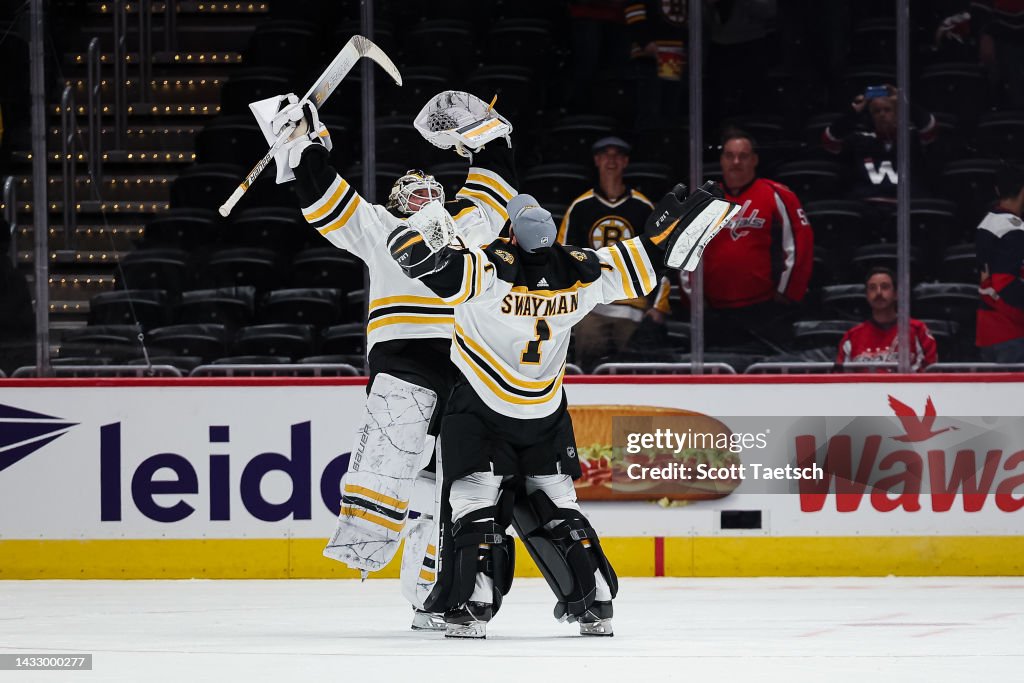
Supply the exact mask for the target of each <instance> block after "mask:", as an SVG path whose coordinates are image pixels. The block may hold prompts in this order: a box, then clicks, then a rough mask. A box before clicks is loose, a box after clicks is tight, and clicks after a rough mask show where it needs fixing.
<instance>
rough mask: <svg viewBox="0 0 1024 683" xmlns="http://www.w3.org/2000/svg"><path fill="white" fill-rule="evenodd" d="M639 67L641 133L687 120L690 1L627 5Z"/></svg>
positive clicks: (662, 0)
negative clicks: (686, 78) (688, 16)
mask: <svg viewBox="0 0 1024 683" xmlns="http://www.w3.org/2000/svg"><path fill="white" fill-rule="evenodd" d="M626 26H627V28H628V29H629V33H630V36H631V39H632V41H633V58H634V59H635V60H636V64H637V107H638V109H637V117H636V128H637V129H639V130H643V129H649V128H658V127H670V126H678V125H679V124H680V123H681V122H682V121H684V120H685V115H686V111H685V97H684V91H685V88H686V85H685V83H686V80H685V78H684V76H685V73H686V35H687V28H686V0H638V1H637V2H633V3H630V4H628V5H626Z"/></svg>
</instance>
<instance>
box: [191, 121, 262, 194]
mask: <svg viewBox="0 0 1024 683" xmlns="http://www.w3.org/2000/svg"><path fill="white" fill-rule="evenodd" d="M264 147H267V141H266V138H264V137H263V133H262V132H260V127H259V126H258V125H256V121H255V119H253V117H252V115H249V116H245V115H242V114H237V115H234V116H222V117H220V118H217V119H214V120H213V121H211V122H210V123H208V124H206V125H205V126H203V129H202V130H201V131H200V132H199V135H197V136H196V158H197V160H198V162H199V163H202V164H209V163H226V164H236V163H238V162H239V161H242V159H243V155H245V154H249V155H256V154H258V153H259V150H260V149H263V148H264ZM255 161H256V159H253V162H254V163H255ZM273 170H274V169H273V168H271V169H269V171H268V172H271V171H273ZM225 199H226V197H225Z"/></svg>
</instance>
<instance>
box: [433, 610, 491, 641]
mask: <svg viewBox="0 0 1024 683" xmlns="http://www.w3.org/2000/svg"><path fill="white" fill-rule="evenodd" d="M493 614H494V611H493V609H492V608H491V605H490V604H488V603H486V602H467V603H466V604H465V605H463V606H462V607H458V608H456V609H453V610H448V611H447V612H445V615H444V620H445V625H446V628H445V632H444V637H445V638H486V637H487V622H488V621H490V620H491V616H493Z"/></svg>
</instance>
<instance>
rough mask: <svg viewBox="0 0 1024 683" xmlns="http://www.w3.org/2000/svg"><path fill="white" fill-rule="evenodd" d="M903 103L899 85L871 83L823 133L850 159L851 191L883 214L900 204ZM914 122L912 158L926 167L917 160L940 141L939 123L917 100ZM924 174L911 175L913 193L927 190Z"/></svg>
mask: <svg viewBox="0 0 1024 683" xmlns="http://www.w3.org/2000/svg"><path fill="white" fill-rule="evenodd" d="M898 106H899V90H897V89H896V88H895V87H894V86H892V85H889V84H885V85H873V86H869V87H868V88H866V89H865V91H864V92H863V93H862V94H859V95H857V96H856V97H855V98H854V99H853V101H852V102H851V103H850V108H849V110H848V111H847V112H846V113H845V114H843V115H842V116H840V117H839V118H838V119H836V120H835V121H833V122H832V123H831V124H830V125H829V126H828V127H827V128H826V129H825V131H824V132H823V133H822V144H823V146H824V147H825V149H826V150H827V151H829V152H831V153H833V154H836V155H840V156H842V157H843V158H844V160H845V164H844V166H845V169H846V171H847V179H846V180H847V185H848V187H849V190H848V192H847V196H848V197H849V198H851V199H864V200H866V201H867V202H868V203H869V205H874V206H876V207H878V208H879V209H880V210H881V211H882V213H887V212H888V210H893V209H895V205H896V186H897V184H898V182H899V176H898V174H897V172H896V125H897V112H898ZM910 122H911V127H912V129H913V133H914V135H913V137H912V140H911V141H912V144H913V148H912V149H911V163H912V164H914V167H915V168H922V167H921V166H918V165H917V163H918V161H920V157H921V154H922V148H923V147H924V146H926V145H929V144H931V143H932V142H934V141H935V137H936V134H937V132H938V126H937V124H936V122H935V117H934V116H932V114H931V113H930V112H928V111H925V110H924V109H922V108H920V107H917V106H915V105H913V104H911V105H910ZM922 177H923V176H922V175H921V174H917V175H916V176H915V179H914V180H912V183H913V187H912V188H911V192H912V193H914V194H916V193H918V192H919V191H920V190H921V189H922V183H920V179H921V178H922Z"/></svg>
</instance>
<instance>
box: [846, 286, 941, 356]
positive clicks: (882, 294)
mask: <svg viewBox="0 0 1024 683" xmlns="http://www.w3.org/2000/svg"><path fill="white" fill-rule="evenodd" d="M864 290H865V295H866V296H867V299H868V304H869V305H870V306H871V317H870V318H869V319H867V320H865V321H864V322H862V323H861V324H859V325H857V326H855V327H853V328H851V329H850V330H849V331H847V333H846V334H845V335H843V338H842V340H841V341H840V342H839V353H838V354H837V355H836V365H837V366H842V365H844V364H846V363H848V362H850V361H853V362H859V363H895V362H896V360H897V358H898V357H899V356H898V354H899V350H898V348H897V339H896V334H897V325H896V276H895V275H894V274H893V272H892V271H891V270H889V269H888V268H885V267H882V266H878V267H875V268H872V269H871V270H870V271H868V277H867V280H866V281H865V283H864ZM910 339H911V349H910V368H911V371H912V372H920V371H922V370H924V369H925V368H926V367H928V366H929V365H931V364H932V363H935V362H936V361H938V352H937V350H936V346H935V339H934V338H933V337H932V334H931V332H929V331H928V326H927V325H925V324H924V323H923V322H921V321H920V320H915V319H914V318H911V319H910Z"/></svg>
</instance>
